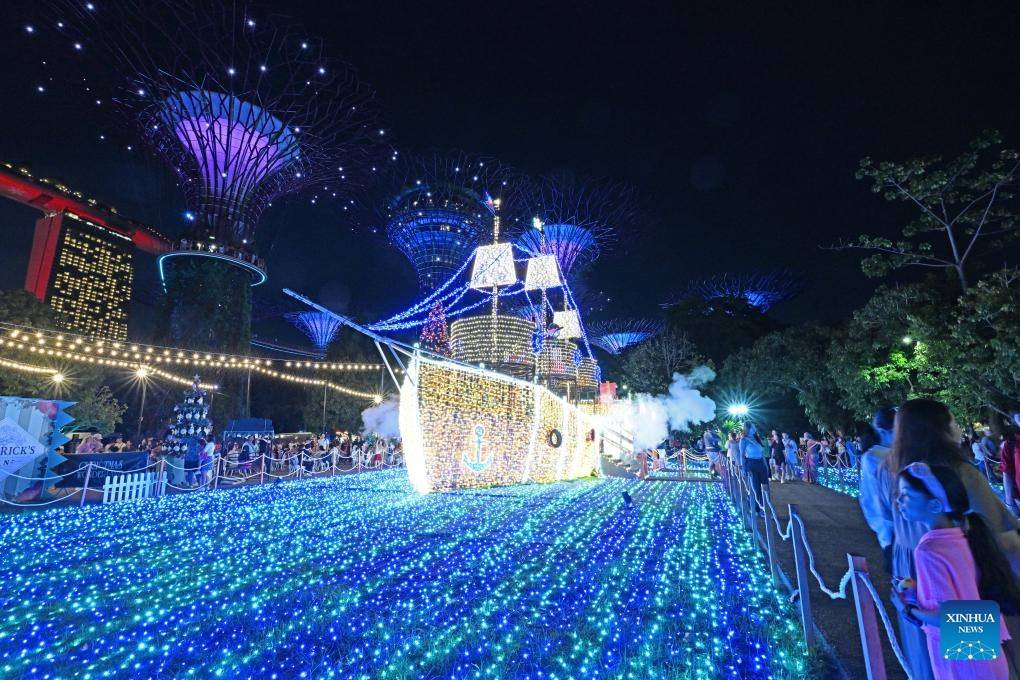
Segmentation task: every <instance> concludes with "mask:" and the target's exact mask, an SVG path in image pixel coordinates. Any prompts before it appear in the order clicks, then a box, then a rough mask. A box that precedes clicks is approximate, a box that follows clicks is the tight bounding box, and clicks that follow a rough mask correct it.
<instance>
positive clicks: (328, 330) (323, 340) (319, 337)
mask: <svg viewBox="0 0 1020 680" xmlns="http://www.w3.org/2000/svg"><path fill="white" fill-rule="evenodd" d="M284 317H285V318H286V319H287V320H288V321H290V322H291V323H292V324H294V325H295V326H297V327H298V329H300V331H301V332H302V333H304V334H305V335H307V336H308V339H309V340H311V341H312V345H313V346H314V347H315V349H317V350H319V352H321V353H323V354H324V353H325V352H326V348H327V347H329V345H330V343H332V342H333V340H335V339H336V336H337V333H339V332H340V329H341V328H343V322H342V321H340V320H339V319H337V318H336V317H335V316H333V315H332V314H326V313H324V312H291V313H290V314H285V315H284Z"/></svg>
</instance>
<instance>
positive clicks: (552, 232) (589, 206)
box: [516, 174, 634, 276]
mask: <svg viewBox="0 0 1020 680" xmlns="http://www.w3.org/2000/svg"><path fill="white" fill-rule="evenodd" d="M516 203H517V204H518V205H519V208H518V209H519V210H523V211H526V212H528V213H530V215H531V216H532V217H533V218H534V223H533V226H532V227H530V228H528V229H526V230H525V231H524V232H523V233H522V234H521V235H520V237H519V238H518V239H517V245H518V246H519V247H520V248H521V249H522V250H524V251H525V252H527V253H529V254H531V255H539V254H546V255H555V256H556V259H557V260H558V261H559V265H560V270H561V271H562V272H563V274H564V275H566V276H570V274H571V272H572V271H573V270H574V269H575V268H581V267H583V266H584V265H586V264H589V263H591V262H592V261H594V260H595V259H597V258H598V256H599V254H600V253H601V251H602V250H603V249H604V248H605V247H606V245H607V244H608V243H609V241H610V240H611V239H612V238H613V236H614V235H615V233H616V232H617V231H618V230H619V229H621V228H624V227H627V226H629V224H628V223H629V222H630V220H632V219H633V214H634V200H633V191H632V190H631V189H630V188H629V187H627V186H626V185H622V184H617V183H613V182H608V181H603V180H595V181H590V182H582V181H579V180H577V179H576V178H574V177H572V176H569V175H563V174H560V175H552V176H548V177H543V178H542V179H541V180H539V181H537V182H533V183H529V184H528V185H525V186H524V187H523V188H522V190H521V197H520V198H519V199H518V200H517V201H516Z"/></svg>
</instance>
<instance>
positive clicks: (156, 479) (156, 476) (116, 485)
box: [103, 472, 166, 503]
mask: <svg viewBox="0 0 1020 680" xmlns="http://www.w3.org/2000/svg"><path fill="white" fill-rule="evenodd" d="M165 494H166V472H135V473H132V474H127V475H117V476H115V477H107V478H106V479H105V480H103V502H104V503H115V502H117V501H136V500H139V499H141V498H152V497H153V496H163V495H165Z"/></svg>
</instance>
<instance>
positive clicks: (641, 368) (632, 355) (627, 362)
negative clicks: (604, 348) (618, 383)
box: [623, 328, 701, 394]
mask: <svg viewBox="0 0 1020 680" xmlns="http://www.w3.org/2000/svg"><path fill="white" fill-rule="evenodd" d="M698 363H701V358H700V357H699V355H698V354H697V352H696V351H695V347H694V343H693V342H691V339H690V338H689V337H688V335H687V333H685V332H683V331H681V330H678V329H677V328H667V329H666V330H665V331H664V332H662V333H661V334H659V335H657V336H656V337H654V338H652V339H651V340H647V341H645V342H643V343H641V344H640V345H637V346H636V347H633V348H631V349H630V350H629V351H628V352H627V354H626V356H625V358H624V361H623V376H624V380H626V381H627V385H628V387H629V388H630V389H631V391H632V392H644V393H646V394H664V393H665V392H666V390H667V389H668V388H669V385H670V383H671V382H672V381H673V374H674V373H687V372H688V371H690V369H691V368H693V367H694V366H695V365H696V364H698Z"/></svg>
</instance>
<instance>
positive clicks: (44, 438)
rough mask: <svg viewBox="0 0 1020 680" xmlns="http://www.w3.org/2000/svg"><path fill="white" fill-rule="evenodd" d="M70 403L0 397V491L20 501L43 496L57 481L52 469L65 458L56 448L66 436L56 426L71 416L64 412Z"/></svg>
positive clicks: (64, 440) (6, 496)
mask: <svg viewBox="0 0 1020 680" xmlns="http://www.w3.org/2000/svg"><path fill="white" fill-rule="evenodd" d="M72 405H73V402H69V401H51V400H46V399H31V398H25V397H0V493H3V497H4V498H5V499H6V500H8V501H13V502H16V503H23V502H28V501H34V500H38V499H40V498H45V497H46V489H48V488H49V487H51V486H53V484H54V483H55V482H56V481H57V480H56V478H55V476H54V473H53V472H52V470H53V468H54V467H55V466H56V465H58V464H59V463H61V462H63V461H64V460H65V458H64V457H63V456H61V455H60V454H58V453H56V447H58V446H60V445H62V444H64V443H65V442H66V441H67V437H65V436H64V435H62V434H61V433H60V428H61V427H63V426H65V425H67V424H68V423H70V422H71V421H72V420H73V418H71V416H69V415H67V414H66V413H65V412H64V409H65V408H67V407H68V406H72Z"/></svg>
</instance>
